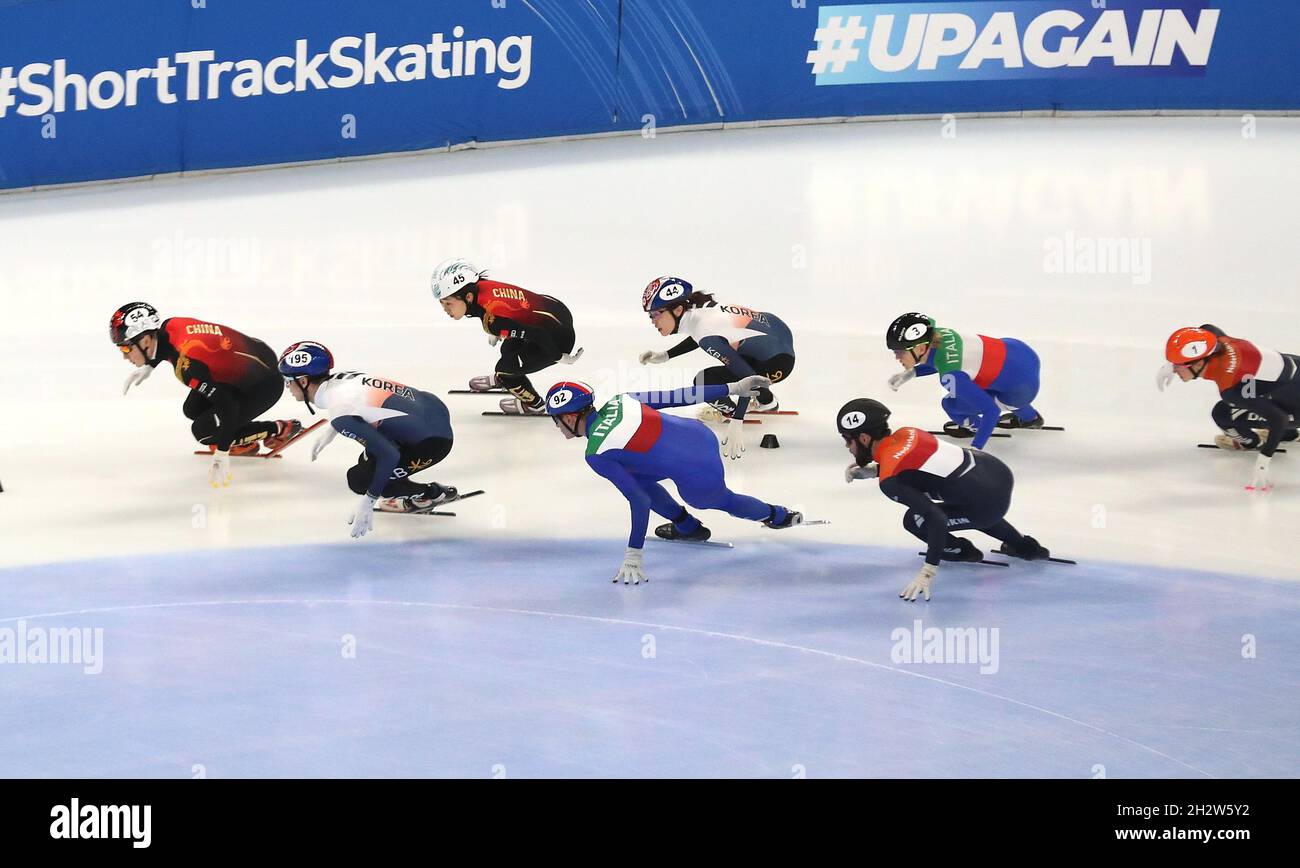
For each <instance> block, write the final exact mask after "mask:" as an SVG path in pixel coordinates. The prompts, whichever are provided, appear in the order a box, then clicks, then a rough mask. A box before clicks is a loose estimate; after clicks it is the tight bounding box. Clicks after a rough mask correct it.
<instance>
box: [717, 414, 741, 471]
mask: <svg viewBox="0 0 1300 868" xmlns="http://www.w3.org/2000/svg"><path fill="white" fill-rule="evenodd" d="M722 454H723V455H725V456H727V457H728V458H730V459H731V460H732V461H735V460H736V459H737V458H739V457H740V456H742V455H744V454H745V423H744V421H743V420H741V419H728V420H727V430H726V433H724V434H723V435H722Z"/></svg>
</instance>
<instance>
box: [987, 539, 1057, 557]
mask: <svg viewBox="0 0 1300 868" xmlns="http://www.w3.org/2000/svg"><path fill="white" fill-rule="evenodd" d="M1023 539H1024V542H1023V543H1022V544H1020V545H1019V546H1015V547H1014V548H1013V547H1012V546H1010V545H1008V544H1007V543H1003V544H1002V546H1001V548H999V549H998V551H999V552H1001V553H1002V554H1004V555H1006V556H1007V557H1011V558H1020V559H1021V560H1026V561H1043V560H1047V558H1049V557H1051V554H1052V553H1051V552H1049V551H1048V550H1047V549H1045V548H1043V547H1042V546H1041V545H1039V544H1038V540H1036V539H1034V538H1033V537H1032V536H1027V537H1023Z"/></svg>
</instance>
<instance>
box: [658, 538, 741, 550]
mask: <svg viewBox="0 0 1300 868" xmlns="http://www.w3.org/2000/svg"><path fill="white" fill-rule="evenodd" d="M652 539H654V541H655V542H661V543H672V544H673V545H675V546H712V547H713V548H718V549H734V548H735V546H734V545H732V544H731V543H729V542H719V541H717V540H711V539H704V540H699V539H664V538H663V537H661V536H656V537H652Z"/></svg>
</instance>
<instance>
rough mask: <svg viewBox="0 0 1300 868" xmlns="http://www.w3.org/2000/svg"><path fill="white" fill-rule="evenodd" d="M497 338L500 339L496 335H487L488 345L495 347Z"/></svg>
mask: <svg viewBox="0 0 1300 868" xmlns="http://www.w3.org/2000/svg"><path fill="white" fill-rule="evenodd" d="M499 340H501V338H499V337H497V336H496V335H488V346H489V347H495V346H496V345H497V341H499Z"/></svg>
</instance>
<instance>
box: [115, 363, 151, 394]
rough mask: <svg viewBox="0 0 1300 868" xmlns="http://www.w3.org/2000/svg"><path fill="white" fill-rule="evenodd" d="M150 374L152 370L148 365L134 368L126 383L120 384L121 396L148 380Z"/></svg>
mask: <svg viewBox="0 0 1300 868" xmlns="http://www.w3.org/2000/svg"><path fill="white" fill-rule="evenodd" d="M152 373H153V368H151V367H149V366H148V365H143V366H141V367H139V368H136V369H135V370H134V371H132V372H131V375H130V376H129V377H127V378H126V382H125V383H124V384H122V394H123V395H125V394H126V393H127V392H129V391H131V387H132V386H138V385H140V384H141V383H143V382H144V381H145V380H147V379H149V375H150V374H152Z"/></svg>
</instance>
